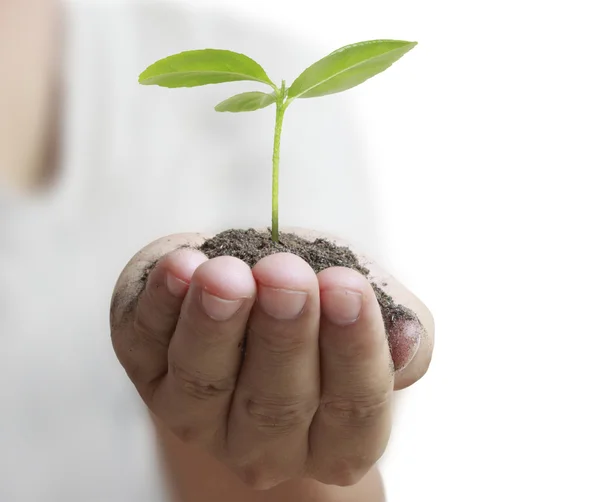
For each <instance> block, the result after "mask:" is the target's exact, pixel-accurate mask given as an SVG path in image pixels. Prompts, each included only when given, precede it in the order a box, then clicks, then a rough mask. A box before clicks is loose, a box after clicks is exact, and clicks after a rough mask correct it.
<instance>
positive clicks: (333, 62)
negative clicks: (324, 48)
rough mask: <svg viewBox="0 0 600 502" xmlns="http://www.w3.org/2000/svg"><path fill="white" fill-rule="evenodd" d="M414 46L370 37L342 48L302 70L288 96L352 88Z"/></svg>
mask: <svg viewBox="0 0 600 502" xmlns="http://www.w3.org/2000/svg"><path fill="white" fill-rule="evenodd" d="M416 45H417V42H405V41H402V40H371V41H367V42H360V43H357V44H352V45H347V46H345V47H342V48H341V49H338V50H337V51H335V52H332V53H331V54H329V56H326V57H324V58H323V59H321V60H320V61H317V62H316V63H315V64H313V65H312V66H310V67H309V68H307V69H306V70H304V71H303V72H302V74H301V75H300V76H299V77H298V78H297V79H296V80H295V81H294V83H293V84H292V85H291V87H290V88H289V91H288V97H289V98H291V99H293V98H315V97H318V96H326V95H328V94H335V93H337V92H342V91H345V90H347V89H351V88H352V87H356V86H357V85H359V84H362V83H363V82H364V81H365V80H368V79H369V78H371V77H373V76H375V75H377V74H378V73H381V72H382V71H384V70H386V69H388V68H389V67H390V66H392V64H394V63H395V62H396V61H398V59H400V58H401V57H402V56H404V54H406V53H407V52H408V51H410V50H411V49H412V48H413V47H415V46H416Z"/></svg>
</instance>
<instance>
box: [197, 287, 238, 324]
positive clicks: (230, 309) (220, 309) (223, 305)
mask: <svg viewBox="0 0 600 502" xmlns="http://www.w3.org/2000/svg"><path fill="white" fill-rule="evenodd" d="M200 296H201V302H202V307H203V308H204V312H206V315H207V316H208V317H210V318H211V319H213V320H215V321H227V320H229V319H231V318H232V317H233V316H234V315H235V313H236V312H237V311H238V310H240V307H241V306H242V301H243V300H225V299H224V298H219V297H218V296H215V295H211V294H210V293H208V292H207V291H202V294H201V295H200Z"/></svg>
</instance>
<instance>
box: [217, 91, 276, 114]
mask: <svg viewBox="0 0 600 502" xmlns="http://www.w3.org/2000/svg"><path fill="white" fill-rule="evenodd" d="M276 100H277V98H276V96H275V93H271V94H266V93H264V92H258V91H257V92H243V93H242V94H236V95H235V96H232V97H230V98H229V99H226V100H225V101H223V102H221V103H219V104H218V105H217V106H215V110H216V111H218V112H253V111H255V110H260V109H261V108H266V107H267V106H269V105H272V104H273V103H275V101H276Z"/></svg>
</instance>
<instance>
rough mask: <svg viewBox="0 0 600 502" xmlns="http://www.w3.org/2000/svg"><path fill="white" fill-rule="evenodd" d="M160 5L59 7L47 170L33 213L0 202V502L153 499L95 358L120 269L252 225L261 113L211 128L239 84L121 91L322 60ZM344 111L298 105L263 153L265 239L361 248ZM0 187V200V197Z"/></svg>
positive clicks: (120, 400)
mask: <svg viewBox="0 0 600 502" xmlns="http://www.w3.org/2000/svg"><path fill="white" fill-rule="evenodd" d="M191 9H192V8H191V7H182V6H175V5H174V4H169V3H156V2H142V3H139V4H134V5H131V4H118V3H116V2H94V3H91V4H89V5H88V4H73V3H70V4H67V5H66V6H65V10H64V12H65V16H64V20H65V25H64V29H65V35H66V37H65V44H64V59H63V63H64V73H63V75H64V78H63V84H64V87H63V89H64V96H63V98H64V107H63V115H62V123H61V124H62V126H61V127H62V136H61V143H62V150H61V152H62V154H61V162H60V165H59V176H58V177H57V180H56V183H55V184H54V185H53V186H52V187H51V188H50V189H49V190H48V191H47V193H45V194H44V195H43V196H40V197H36V198H32V197H29V198H26V197H17V196H14V195H12V194H11V193H10V192H9V191H8V190H3V191H2V190H0V343H1V346H2V350H1V352H0V354H1V355H0V501H2V502H5V501H6V502H42V501H44V502H46V501H48V502H71V501H81V502H83V501H85V502H96V501H98V502H100V501H102V502H108V501H110V502H120V501H122V502H137V501H139V502H154V501H156V502H159V501H165V500H167V498H166V495H165V491H164V490H163V483H162V478H161V473H160V470H159V468H158V464H157V458H156V452H155V449H154V443H153V437H152V431H151V426H150V424H149V422H148V418H147V415H146V413H145V410H144V407H143V405H142V404H141V401H140V400H139V398H138V396H137V394H136V393H135V390H134V388H133V385H132V384H131V383H130V382H129V381H128V379H127V377H126V375H125V373H124V372H123V370H122V369H121V367H120V366H119V364H118V362H117V360H116V357H115V356H114V353H113V351H112V347H111V344H110V336H109V326H108V310H109V303H110V297H111V293H112V288H113V286H114V283H115V281H116V279H117V277H118V275H119V273H120V271H121V269H122V268H123V267H124V265H125V264H126V262H127V261H128V260H129V258H130V257H131V256H132V255H133V254H134V253H135V252H136V251H137V250H138V249H139V248H141V247H143V246H144V245H146V244H147V243H149V242H150V241H152V240H154V239H156V238H159V237H161V236H163V235H166V234H171V233H177V232H187V231H208V232H215V231H218V230H221V229H226V228H231V227H237V228H246V227H253V226H260V227H264V226H267V225H269V224H270V189H271V185H270V176H271V153H272V141H273V139H272V134H273V127H274V109H272V108H269V109H266V110H261V111H259V112H253V113H245V114H218V113H217V112H215V111H214V110H213V107H214V105H215V104H217V103H218V102H220V101H221V100H223V99H225V98H227V97H229V96H231V95H233V94H235V93H237V92H240V91H242V90H253V89H260V86H259V85H257V84H255V83H243V82H242V83H235V84H224V85H213V86H206V87H200V88H194V89H176V90H167V89H163V88H158V87H145V86H140V85H139V84H138V83H137V76H138V74H139V73H140V72H141V71H142V70H143V69H144V68H145V67H146V66H147V65H149V64H151V63H152V62H154V61H155V60H157V59H159V58H162V57H164V56H167V55H170V54H173V53H177V52H180V51H183V50H189V49H201V48H207V47H212V48H223V49H230V50H235V51H239V52H245V53H246V54H248V55H249V56H250V57H253V58H254V59H256V60H257V61H258V62H259V63H261V64H262V65H263V66H264V67H265V68H266V70H267V72H268V73H269V74H271V75H272V78H273V79H277V78H280V77H281V76H283V77H285V78H287V79H288V84H289V83H291V80H292V79H293V78H294V77H295V76H296V75H287V74H286V75H279V73H280V72H281V73H282V74H283V71H284V70H285V71H289V70H290V69H296V70H297V71H298V72H299V71H301V70H302V69H303V67H301V66H299V65H298V64H296V61H301V62H302V63H301V64H304V63H305V62H306V63H307V64H310V63H311V62H313V61H316V60H317V59H318V58H320V57H322V56H323V55H325V54H327V50H324V49H322V48H319V47H317V48H310V49H309V48H303V47H306V44H305V41H294V40H289V39H287V37H286V35H285V33H283V34H282V33H278V32H276V31H275V30H272V29H271V28H270V27H268V26H267V27H265V26H258V27H254V26H251V25H248V24H245V23H244V20H243V19H234V18H232V17H230V16H229V15H221V14H218V13H216V12H215V11H214V10H212V9H211V11H206V12H202V11H196V10H191ZM349 103H350V101H349V100H348V99H347V98H344V97H341V98H340V97H328V98H319V99H314V100H299V101H298V102H296V103H294V105H293V106H292V107H290V109H289V110H288V113H287V116H286V119H285V123H284V129H283V139H282V150H281V180H280V186H281V201H280V218H281V225H282V226H302V227H308V228H315V229H319V230H324V231H328V232H331V233H334V234H337V235H339V236H341V237H344V238H347V239H350V240H352V241H354V242H356V243H357V245H359V246H361V247H362V248H363V249H365V250H366V251H370V250H373V249H375V248H376V242H375V240H374V236H375V233H374V229H373V222H374V219H373V216H372V214H371V213H370V208H369V207H368V205H367V204H366V199H367V194H368V188H367V185H366V182H367V179H366V177H367V175H368V173H367V169H366V167H367V166H365V165H364V162H365V161H364V158H362V157H361V155H362V152H361V145H360V135H359V133H360V124H359V123H357V121H356V117H354V116H353V115H352V113H351V112H350V111H349V106H351V105H349ZM0 188H2V187H0Z"/></svg>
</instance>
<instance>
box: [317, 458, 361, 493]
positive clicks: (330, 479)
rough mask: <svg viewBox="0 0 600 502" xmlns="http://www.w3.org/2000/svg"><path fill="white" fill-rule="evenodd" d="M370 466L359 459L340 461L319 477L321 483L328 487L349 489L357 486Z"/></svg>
mask: <svg viewBox="0 0 600 502" xmlns="http://www.w3.org/2000/svg"><path fill="white" fill-rule="evenodd" d="M370 467H371V466H370V465H369V466H365V465H364V462H363V461H362V460H360V459H354V460H352V459H340V460H337V461H335V462H333V464H332V465H331V466H330V467H329V469H327V470H326V473H325V474H324V475H323V476H321V477H320V478H321V482H323V483H325V484H329V485H335V486H342V487H349V486H354V485H356V484H358V483H359V482H360V481H361V480H362V478H363V477H364V476H365V474H366V472H367V471H368V469H369V468H370Z"/></svg>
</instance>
